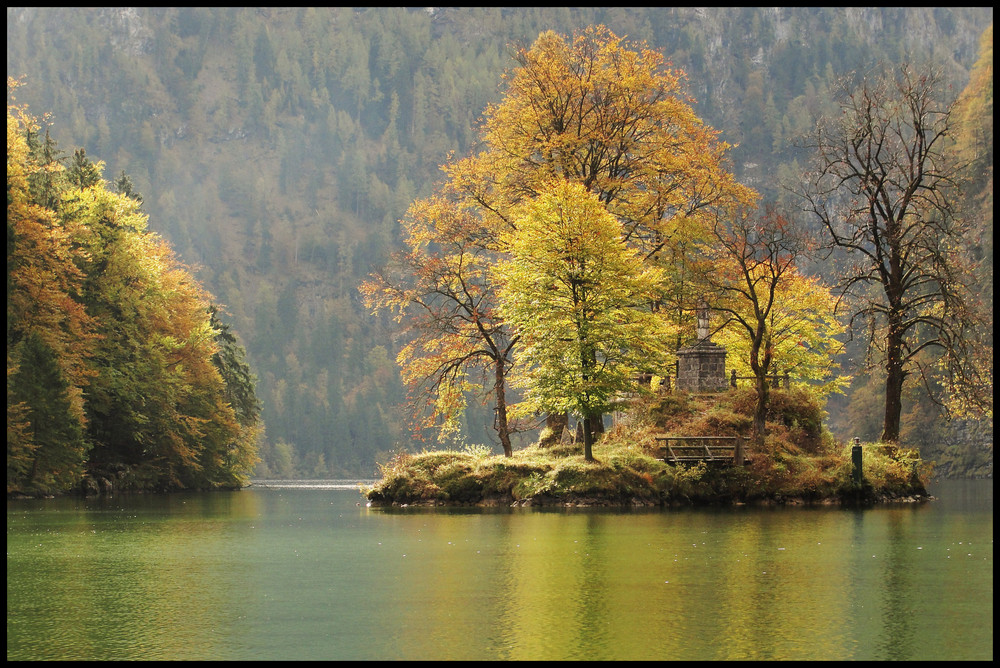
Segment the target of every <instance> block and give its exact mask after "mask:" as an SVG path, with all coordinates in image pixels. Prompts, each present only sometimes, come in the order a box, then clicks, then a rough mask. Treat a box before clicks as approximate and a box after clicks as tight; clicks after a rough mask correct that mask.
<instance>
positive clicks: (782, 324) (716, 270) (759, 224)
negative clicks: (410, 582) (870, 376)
mask: <svg viewBox="0 0 1000 668" xmlns="http://www.w3.org/2000/svg"><path fill="white" fill-rule="evenodd" d="M710 239H711V243H710V245H709V246H706V247H703V248H702V249H701V250H702V253H703V254H704V255H705V257H706V258H709V260H708V264H710V265H711V267H712V269H711V271H710V272H708V273H706V274H705V275H704V276H703V279H702V280H703V281H704V282H703V285H704V286H705V292H706V296H707V297H708V298H709V299H710V301H711V305H712V308H713V309H714V310H716V311H720V312H722V313H723V314H724V315H725V318H726V322H725V323H724V325H723V326H722V327H720V329H722V330H723V331H722V332H720V336H718V337H717V341H718V342H720V343H722V344H723V345H725V346H726V348H727V350H729V351H730V353H731V356H730V357H731V359H733V361H734V362H735V363H734V364H733V367H734V368H735V367H740V366H748V367H749V369H750V372H751V374H752V375H753V378H754V389H755V391H756V394H757V403H756V407H755V410H754V416H753V439H754V442H755V444H756V445H757V446H761V445H763V443H764V436H765V428H766V418H767V411H768V406H769V403H770V387H771V378H770V377H771V376H772V375H773V374H774V370H775V367H776V366H777V364H778V363H779V360H780V364H781V369H782V370H783V371H784V372H785V373H790V374H794V375H795V376H796V377H797V378H798V379H800V380H806V379H809V380H817V381H826V382H827V386H828V387H827V390H828V391H829V390H830V389H833V388H837V387H839V386H841V385H843V383H844V382H846V381H845V379H844V378H843V377H837V378H836V379H832V378H831V376H832V372H833V369H834V367H835V364H834V362H833V357H834V356H835V354H836V352H837V350H838V349H839V348H840V347H841V345H842V344H841V343H839V342H838V341H837V340H836V338H835V337H836V336H837V335H838V334H841V333H842V330H843V327H842V326H841V325H840V323H839V322H838V321H837V319H836V317H835V316H834V314H833V311H834V309H835V305H836V303H835V300H834V298H833V296H832V295H831V294H830V291H829V290H828V289H827V288H825V287H824V286H823V285H822V284H821V283H820V282H819V281H818V279H816V278H811V277H808V276H805V275H804V274H803V273H801V271H800V269H799V264H800V263H801V262H802V261H803V260H804V259H805V257H806V255H807V254H808V253H809V252H810V251H811V250H812V249H813V244H812V242H811V240H810V239H809V238H808V235H807V234H806V233H805V232H804V230H803V229H802V227H801V226H796V225H795V224H794V223H793V222H792V221H790V220H789V219H788V218H787V217H785V216H784V215H782V214H781V213H779V212H778V211H777V210H776V209H775V208H774V206H773V205H766V206H764V207H763V208H762V209H761V210H757V209H740V210H737V211H735V212H734V213H733V214H732V215H731V216H728V217H726V218H724V219H721V220H719V221H718V222H717V223H716V224H714V225H713V227H712V234H711V236H710ZM734 330H735V331H734Z"/></svg>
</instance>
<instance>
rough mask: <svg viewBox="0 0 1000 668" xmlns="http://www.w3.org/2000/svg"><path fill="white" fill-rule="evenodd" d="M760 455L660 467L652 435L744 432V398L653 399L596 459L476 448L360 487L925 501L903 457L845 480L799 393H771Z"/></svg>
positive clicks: (380, 497) (923, 473) (551, 448)
mask: <svg viewBox="0 0 1000 668" xmlns="http://www.w3.org/2000/svg"><path fill="white" fill-rule="evenodd" d="M774 395H775V401H774V402H773V404H772V410H773V415H769V425H768V437H767V438H766V439H765V444H764V447H763V448H757V449H751V450H750V451H749V452H748V456H749V459H750V463H749V464H747V465H746V466H742V467H734V466H720V465H718V464H705V463H700V464H697V465H687V464H677V465H673V464H668V463H666V462H664V461H662V460H661V459H658V458H657V450H656V447H657V446H656V441H655V436H656V435H657V434H664V433H668V434H672V435H703V436H707V435H719V436H723V435H736V434H739V433H745V431H746V426H747V419H748V410H749V407H750V406H751V404H752V402H750V401H749V399H748V396H747V391H737V390H733V391H731V392H728V393H724V394H722V395H714V396H692V395H683V394H674V395H665V396H664V395H661V396H658V397H653V398H648V399H646V400H643V401H641V402H638V403H636V404H634V405H633V406H631V410H630V413H629V419H628V420H626V421H624V422H623V423H621V424H618V425H616V426H615V427H613V428H611V429H610V430H609V431H608V432H607V433H605V434H603V435H602V436H601V438H600V439H599V441H598V442H597V443H596V444H595V446H594V457H595V460H596V461H593V462H587V461H585V460H584V458H583V454H582V445H580V444H574V443H555V444H553V445H546V443H548V442H551V441H553V440H555V439H553V438H552V435H547V434H544V433H543V434H542V436H541V438H540V439H539V442H538V443H536V444H534V445H532V446H529V447H528V448H525V449H523V450H519V451H516V452H515V453H514V455H513V456H512V457H503V456H502V455H493V454H491V453H490V452H489V451H488V450H487V449H486V448H482V447H479V448H477V447H472V448H466V449H464V450H458V451H456V450H450V451H424V452H420V453H415V454H411V453H405V452H403V453H398V454H396V455H395V456H394V457H393V458H392V459H391V460H390V461H388V462H386V463H384V464H382V465H381V467H380V468H381V474H382V477H381V479H380V480H379V481H378V482H376V483H375V484H374V485H372V486H371V487H368V488H366V489H364V490H363V492H364V494H365V496H366V497H367V499H368V502H369V505H371V506H373V507H402V506H438V505H465V506H503V505H506V506H552V505H562V506H615V507H648V506H654V507H657V506H658V507H663V506H675V505H704V504H851V505H856V504H873V503H882V502H890V501H922V500H926V499H929V498H930V497H929V495H928V494H927V490H926V484H927V481H928V479H929V476H930V466H929V465H928V464H926V463H925V462H923V461H921V460H920V457H919V455H918V454H917V453H916V451H914V450H908V449H905V448H900V447H897V446H895V445H892V444H882V443H865V444H862V452H863V466H862V471H863V476H864V477H863V481H862V484H861V485H858V484H856V483H855V482H854V478H853V465H852V459H851V445H850V444H838V443H835V442H834V440H833V438H832V437H831V436H830V434H829V433H828V432H826V431H825V429H824V428H823V427H822V420H821V419H820V417H821V415H822V410H821V408H820V407H819V406H818V405H817V404H816V403H815V401H814V400H813V399H812V398H811V397H810V396H809V395H808V394H807V393H805V392H801V391H799V392H796V391H794V390H793V391H791V392H780V391H777V390H775V391H774Z"/></svg>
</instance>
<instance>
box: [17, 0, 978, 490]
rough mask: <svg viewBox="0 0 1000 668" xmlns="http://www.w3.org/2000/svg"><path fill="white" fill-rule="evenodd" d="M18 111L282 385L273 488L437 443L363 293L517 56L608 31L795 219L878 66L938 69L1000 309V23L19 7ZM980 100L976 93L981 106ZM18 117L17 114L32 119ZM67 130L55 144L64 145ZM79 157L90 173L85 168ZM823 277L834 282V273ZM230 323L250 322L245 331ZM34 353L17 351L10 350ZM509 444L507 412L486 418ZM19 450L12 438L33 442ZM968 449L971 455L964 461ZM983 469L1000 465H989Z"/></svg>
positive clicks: (883, 13) (485, 436)
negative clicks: (134, 206) (819, 138)
mask: <svg viewBox="0 0 1000 668" xmlns="http://www.w3.org/2000/svg"><path fill="white" fill-rule="evenodd" d="M7 17H8V22H7V25H8V27H7V60H8V66H7V67H8V76H13V77H17V78H23V85H22V86H21V87H19V88H18V89H17V101H18V103H24V104H27V106H28V108H29V109H30V111H31V112H32V113H34V114H35V115H37V116H39V117H42V116H43V115H46V117H45V120H46V121H47V122H48V123H49V125H48V126H47V129H48V130H49V131H50V133H51V137H52V138H53V140H55V141H56V142H57V143H58V145H59V146H61V147H65V148H66V150H67V152H68V153H71V152H72V151H74V150H75V149H77V148H81V149H84V150H85V151H86V155H91V156H96V157H98V158H99V159H100V160H102V161H104V162H105V163H106V169H105V171H106V173H107V174H108V175H119V174H121V175H122V176H127V178H128V179H129V180H130V183H131V184H132V185H131V187H132V188H134V191H135V192H137V193H141V195H142V204H141V209H142V212H143V213H144V214H147V215H148V216H149V222H148V225H149V227H150V229H152V230H154V231H155V232H156V233H158V234H160V235H162V237H163V238H165V239H166V240H168V241H169V242H170V244H171V245H172V246H173V248H174V249H175V250H176V252H177V254H178V255H179V257H180V259H182V260H183V261H184V262H185V263H187V264H188V265H190V266H192V268H193V269H192V271H193V274H194V275H195V276H196V277H197V279H198V281H200V282H201V283H202V284H203V285H204V286H205V288H206V289H207V290H208V292H209V293H210V294H211V295H213V297H214V302H215V303H216V304H218V305H219V310H220V311H221V312H222V313H223V314H224V316H225V318H226V321H227V322H231V323H232V330H233V331H234V332H235V333H236V334H237V335H238V337H239V339H240V340H241V341H242V342H243V343H244V344H245V348H246V352H247V360H248V362H249V364H250V366H251V367H252V368H253V369H254V371H255V373H256V375H257V377H258V383H257V393H258V394H259V397H260V399H261V402H262V406H263V408H262V417H263V422H264V424H265V425H266V431H265V432H264V433H262V434H261V436H260V439H261V440H260V453H261V456H262V458H263V460H262V462H261V463H260V464H259V465H258V467H257V474H258V475H262V476H293V475H298V476H330V475H333V476H356V475H359V476H371V475H372V474H373V473H374V464H375V462H376V461H377V460H380V459H383V458H384V457H385V456H386V454H387V453H389V452H390V451H393V450H396V449H400V448H411V449H412V448H413V447H420V446H419V445H417V446H414V445H412V440H413V438H414V437H413V435H412V434H411V433H410V432H409V431H408V430H407V424H408V420H407V414H406V409H405V404H406V394H405V390H404V388H403V384H402V382H401V379H400V374H399V369H398V368H397V365H396V363H395V358H396V355H397V353H398V352H399V350H400V348H401V347H402V346H403V345H404V343H405V342H404V341H402V340H400V338H399V333H398V329H397V328H396V326H395V323H393V321H392V320H391V319H390V318H388V317H387V316H380V317H373V316H372V315H371V314H370V312H369V309H368V308H366V306H365V305H364V303H363V300H362V298H361V295H360V293H359V292H358V286H359V284H360V283H361V281H362V280H363V279H365V278H366V277H367V276H368V275H369V273H370V272H371V271H372V270H373V269H374V268H376V267H379V266H381V265H382V264H384V262H385V261H386V259H387V257H388V255H389V254H390V253H391V252H392V251H393V250H395V249H397V248H398V247H399V246H400V244H401V241H402V238H401V235H402V232H401V227H400V224H399V220H400V219H401V218H402V217H403V215H404V213H405V212H406V210H407V208H408V207H409V206H410V204H411V203H412V202H413V201H414V200H415V199H417V198H420V197H426V196H428V195H429V194H430V193H432V192H433V189H434V188H435V186H436V184H438V183H439V182H440V181H441V180H442V173H441V171H440V166H441V165H443V164H445V163H446V162H447V161H448V160H449V157H450V156H459V157H461V156H465V155H469V154H472V153H474V152H476V151H478V150H480V149H481V146H480V144H479V141H480V139H481V135H480V123H481V118H482V114H483V112H484V110H485V109H486V107H487V105H488V104H490V103H495V102H497V101H498V100H499V99H500V97H501V95H502V93H503V90H502V74H503V72H504V71H505V70H507V69H508V68H510V67H512V65H513V60H512V55H513V53H514V47H516V46H523V45H528V44H531V43H532V42H533V41H534V40H535V39H536V38H537V36H538V35H539V33H541V32H543V31H545V30H554V31H556V32H559V33H570V32H572V31H574V30H576V29H579V28H582V27H584V26H589V25H595V24H604V25H607V26H608V27H609V28H610V29H611V30H613V31H614V32H615V33H616V34H618V35H620V36H623V37H627V38H628V39H630V40H644V41H645V42H647V43H648V44H649V45H650V46H651V47H652V48H655V49H657V50H659V51H661V52H662V53H663V54H664V55H665V56H666V58H667V59H668V60H669V61H670V62H671V63H672V64H673V66H674V67H677V68H679V69H681V70H683V71H684V72H685V73H686V75H687V76H686V80H685V87H686V90H687V92H688V93H689V94H690V95H691V96H692V97H693V101H692V105H693V108H694V109H695V111H696V112H697V114H698V115H699V116H700V117H701V118H702V119H704V121H705V122H706V123H707V124H708V125H710V126H712V127H714V128H716V129H717V130H719V131H720V132H721V138H722V139H723V140H724V141H726V142H728V143H729V144H731V145H732V146H733V148H732V149H731V150H730V152H729V156H728V159H729V162H730V163H731V164H730V168H731V170H732V172H733V174H734V175H735V176H736V177H737V179H739V180H740V181H741V182H743V183H745V184H747V185H749V186H751V187H753V188H755V189H756V190H757V191H759V192H761V193H762V194H763V195H764V196H765V197H767V198H769V199H771V200H774V201H776V202H780V203H783V204H786V205H788V206H794V205H795V202H794V201H793V200H792V199H791V196H790V194H789V193H787V192H786V191H784V190H783V189H782V188H781V183H782V182H784V181H787V180H788V179H793V178H794V177H795V176H796V175H798V174H801V173H802V172H803V170H804V168H805V165H806V163H807V161H808V159H809V155H808V152H807V151H806V149H805V148H803V146H802V144H801V142H800V141H799V140H800V138H801V137H802V136H804V135H806V134H808V132H809V131H810V130H811V129H812V128H813V124H814V122H815V119H816V117H817V116H818V115H820V114H822V113H825V112H829V111H830V110H831V108H832V106H831V105H832V91H833V90H834V89H835V88H836V86H837V83H838V80H839V77H841V76H842V75H845V74H847V73H849V72H851V71H854V70H858V69H863V68H867V67H869V66H871V65H873V64H874V63H876V62H877V61H886V62H890V63H898V62H903V61H909V62H914V63H931V62H932V63H934V64H935V65H936V66H937V67H939V68H940V69H941V71H942V76H943V77H944V79H945V80H946V81H947V82H949V84H950V86H951V88H952V90H953V93H954V96H956V97H958V96H959V94H960V93H961V94H962V95H963V100H964V103H963V106H962V107H961V110H962V113H963V121H964V123H965V125H966V127H967V130H966V132H965V135H964V136H965V137H966V141H967V142H968V144H969V145H968V147H966V148H967V150H968V151H969V155H970V159H972V160H973V161H974V163H975V164H974V168H975V169H976V170H977V173H978V174H979V179H978V181H976V182H975V188H973V189H972V190H970V192H969V193H968V197H969V202H967V203H966V204H967V206H969V207H970V209H972V208H974V210H975V211H976V212H977V220H978V221H979V227H978V232H977V234H976V236H975V237H974V238H970V239H969V252H970V255H971V256H973V258H974V260H975V261H976V262H978V263H979V264H980V269H979V274H978V277H979V279H980V280H981V282H982V289H981V290H980V294H982V295H983V296H984V298H985V301H986V302H987V303H984V304H983V305H982V308H983V309H984V310H985V311H987V312H988V313H990V317H992V315H991V314H992V273H991V270H992V259H993V258H992V164H993V163H992V127H993V123H992V17H993V12H992V9H990V8H955V9H950V8H902V7H899V8H847V9H838V8H749V7H748V8H718V9H716V8H707V9H697V8H672V9H671V8H650V9H637V8H627V9H626V8H621V9H617V8H577V9H571V8H524V9H521V8H507V9H503V8H385V9H372V8H273V9H267V8H221V9H211V8H173V9H169V8H163V9H151V8H92V9H86V8H80V9H76V8H72V9H51V8H9V9H8V13H7ZM963 91H964V92H963ZM8 102H10V101H8ZM41 135H42V136H44V135H45V129H43V130H42V131H41ZM67 162H68V161H67ZM813 270H814V271H815V272H817V273H821V272H822V271H823V270H824V266H823V265H822V264H818V265H817V266H815V267H813ZM227 331H228V330H227ZM864 350H865V333H864V332H863V331H861V332H857V333H856V334H855V336H854V337H853V339H852V344H851V345H849V346H848V352H847V354H845V356H844V359H843V361H842V364H843V367H844V374H845V376H850V377H851V378H852V382H851V383H850V385H849V387H848V388H847V391H846V394H845V395H843V396H842V397H836V398H834V399H832V400H831V401H830V403H829V406H828V409H829V411H830V416H829V423H830V425H831V427H832V428H833V429H834V431H835V433H837V434H838V435H840V436H842V437H845V438H846V437H850V436H860V437H862V438H874V437H875V436H877V435H878V434H877V432H878V429H879V428H880V427H881V425H880V423H879V420H880V414H879V410H878V408H879V406H878V405H879V401H878V396H877V395H878V393H879V391H880V386H879V384H878V383H877V382H875V380H874V376H873V375H872V374H870V373H869V372H868V371H867V370H866V368H865V367H864V363H865V354H864ZM8 352H9V348H8ZM919 390H920V387H919V383H918V382H917V381H916V379H914V382H912V383H911V384H910V386H908V388H907V395H906V405H905V411H904V412H905V419H904V420H903V432H902V434H901V439H902V440H904V441H907V442H909V443H910V444H912V445H916V446H919V447H921V449H922V453H923V454H924V456H925V457H927V458H930V459H935V458H937V459H945V460H947V461H948V462H951V464H950V468H951V470H953V471H958V472H966V473H968V472H977V471H979V472H981V471H982V470H984V467H988V470H989V471H992V417H991V416H990V419H989V420H988V424H987V423H984V422H982V421H978V420H974V419H972V420H966V421H959V422H948V421H946V420H944V413H943V412H942V409H941V408H940V407H938V406H936V405H935V404H933V403H932V402H930V401H929V400H926V399H924V398H923V395H922V394H920V392H919ZM463 420H464V425H463V427H464V430H465V435H466V436H465V437H466V438H467V439H468V440H469V441H470V442H484V443H488V444H489V443H492V442H493V441H494V440H495V436H494V435H493V434H492V431H491V430H490V428H489V427H490V426H491V425H492V423H493V412H492V410H491V409H490V408H489V407H476V406H471V407H470V408H469V409H468V410H467V411H466V413H465V415H464V418H463ZM9 440H10V439H8V441H9ZM945 449H949V452H945V451H944V450H945ZM984 462H989V463H988V464H986V463H984Z"/></svg>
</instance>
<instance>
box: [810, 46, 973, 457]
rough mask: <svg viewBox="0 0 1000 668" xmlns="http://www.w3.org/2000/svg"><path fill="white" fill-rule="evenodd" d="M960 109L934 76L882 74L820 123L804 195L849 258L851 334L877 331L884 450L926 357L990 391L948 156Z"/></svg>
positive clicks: (874, 345) (957, 186)
mask: <svg viewBox="0 0 1000 668" xmlns="http://www.w3.org/2000/svg"><path fill="white" fill-rule="evenodd" d="M952 109H953V106H952V104H946V103H945V101H944V98H943V95H942V90H941V82H940V80H939V77H938V75H937V74H935V73H934V72H931V71H925V70H917V69H915V68H913V67H910V66H908V65H901V66H898V67H896V68H894V69H892V68H888V67H881V68H879V69H878V70H877V71H874V72H872V73H869V74H866V75H863V76H860V77H856V78H854V79H853V80H845V81H844V85H843V87H842V90H841V92H840V115H839V116H838V117H836V118H826V119H823V120H822V121H820V123H819V124H818V125H817V130H816V134H815V141H814V144H813V145H812V147H811V148H813V149H814V150H815V161H814V164H813V168H812V171H811V172H810V173H809V174H808V179H807V181H806V186H805V187H804V188H803V189H802V192H801V195H802V196H803V198H804V201H805V203H806V209H807V210H808V211H811V212H812V213H813V214H815V215H816V216H817V218H818V219H819V221H820V222H821V224H822V226H823V227H824V228H825V230H826V232H827V233H828V237H829V241H830V246H831V248H832V249H835V250H838V251H842V252H844V253H845V257H844V258H843V263H842V264H841V265H840V267H839V279H840V289H841V291H842V293H843V295H844V296H845V297H846V299H844V300H843V301H842V304H845V305H848V307H849V308H850V310H851V325H852V327H859V326H860V327H863V328H864V329H866V330H867V331H868V332H869V335H870V338H869V341H868V350H869V356H868V359H869V362H870V363H871V364H873V365H874V364H881V365H882V367H883V369H884V373H885V415H884V419H883V431H882V440H884V441H887V442H895V441H898V439H899V432H900V414H901V409H902V396H903V385H904V381H905V380H906V378H907V376H908V375H910V374H912V373H914V372H918V373H921V375H923V376H925V377H926V376H927V375H928V374H927V369H924V368H921V363H922V362H921V360H922V359H926V357H927V356H926V355H924V356H921V355H920V353H921V351H924V350H926V349H928V348H934V347H936V348H937V349H939V351H940V356H937V355H935V356H932V358H933V359H935V360H938V361H940V362H941V364H942V366H943V367H944V368H945V369H946V371H947V374H948V375H949V377H950V378H951V379H952V380H953V381H954V382H952V384H951V387H952V388H955V389H956V390H960V391H970V390H975V389H976V388H980V387H982V385H983V383H982V379H981V378H977V377H974V375H975V374H976V373H977V369H976V367H975V365H972V364H970V361H971V359H972V356H971V355H970V354H969V351H968V350H967V346H968V344H969V338H968V336H967V335H968V334H969V333H970V332H972V331H974V329H975V327H976V323H975V322H974V321H973V318H974V316H973V313H972V310H971V309H969V308H968V301H969V299H968V296H969V294H970V291H969V285H968V281H967V278H966V276H967V272H966V271H965V266H964V262H963V259H962V253H961V252H960V251H961V248H962V244H963V243H964V240H963V235H964V234H965V233H966V228H967V225H966V221H965V220H963V219H962V217H961V216H960V215H959V214H958V209H957V205H958V202H959V201H960V198H961V183H960V179H959V176H960V175H961V174H962V170H961V166H960V165H957V164H955V161H954V159H953V154H952V153H951V152H950V150H949V148H950V142H951V120H952ZM927 387H928V388H929V389H930V388H931V385H929V384H928V385H927ZM973 394H975V393H973ZM977 400H985V397H984V396H983V395H982V394H979V395H978V398H977Z"/></svg>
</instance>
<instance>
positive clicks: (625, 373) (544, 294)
mask: <svg viewBox="0 0 1000 668" xmlns="http://www.w3.org/2000/svg"><path fill="white" fill-rule="evenodd" d="M516 222H517V226H516V227H517V229H516V232H513V233H511V234H510V235H509V236H508V237H507V242H508V243H507V244H506V247H507V250H508V251H509V259H508V260H505V261H503V262H500V263H499V264H498V265H497V266H496V268H495V270H494V272H493V276H494V277H495V279H496V280H497V282H498V284H499V286H500V288H499V297H500V312H501V313H502V314H503V316H504V318H505V319H506V320H507V321H508V322H509V323H510V325H511V326H512V328H513V330H514V332H515V333H516V334H517V335H518V336H519V337H520V341H521V345H520V346H519V348H518V350H517V352H516V354H515V361H516V362H517V363H518V366H517V371H516V372H515V373H516V376H515V377H516V381H515V382H516V383H517V384H518V385H520V386H522V387H524V389H525V400H524V402H523V404H522V405H521V406H520V410H521V411H522V412H531V411H534V410H548V411H566V410H569V411H572V412H574V413H576V414H578V415H580V416H586V417H589V416H591V415H597V414H600V413H602V412H605V411H607V410H609V409H610V408H611V407H612V406H613V403H614V400H615V395H616V393H618V392H620V391H624V390H626V389H627V388H629V386H630V383H631V380H632V378H633V376H634V374H635V373H636V372H639V371H657V370H662V369H664V368H665V367H666V365H667V357H668V353H667V350H668V347H667V341H668V338H669V337H668V334H670V331H669V328H668V327H667V325H666V323H665V322H664V321H663V319H662V318H660V317H659V316H658V315H657V314H655V313H653V312H652V311H651V310H650V305H651V304H652V302H653V301H654V300H655V296H656V294H658V291H659V290H660V288H661V285H660V283H661V279H662V275H661V272H660V271H659V270H658V269H655V268H652V267H648V266H645V265H644V264H643V262H642V258H641V256H640V255H639V253H638V252H637V251H636V250H635V249H633V248H630V247H628V246H627V245H626V244H625V243H624V241H623V235H622V225H621V223H620V222H619V221H618V220H617V219H616V218H615V217H614V216H613V215H611V214H610V213H608V211H607V210H606V209H605V208H604V206H603V205H602V204H601V202H600V200H598V199H597V197H596V196H595V195H594V194H592V193H591V192H589V191H588V190H587V189H586V188H585V187H584V186H582V185H581V184H578V183H573V182H569V181H565V180H555V181H553V182H552V183H551V184H550V185H549V186H547V187H546V189H545V190H544V191H543V192H542V194H541V195H540V196H539V197H538V198H537V199H535V200H533V201H531V202H529V203H527V204H526V205H525V206H524V207H523V208H522V209H521V212H520V213H519V215H517V217H516Z"/></svg>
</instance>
